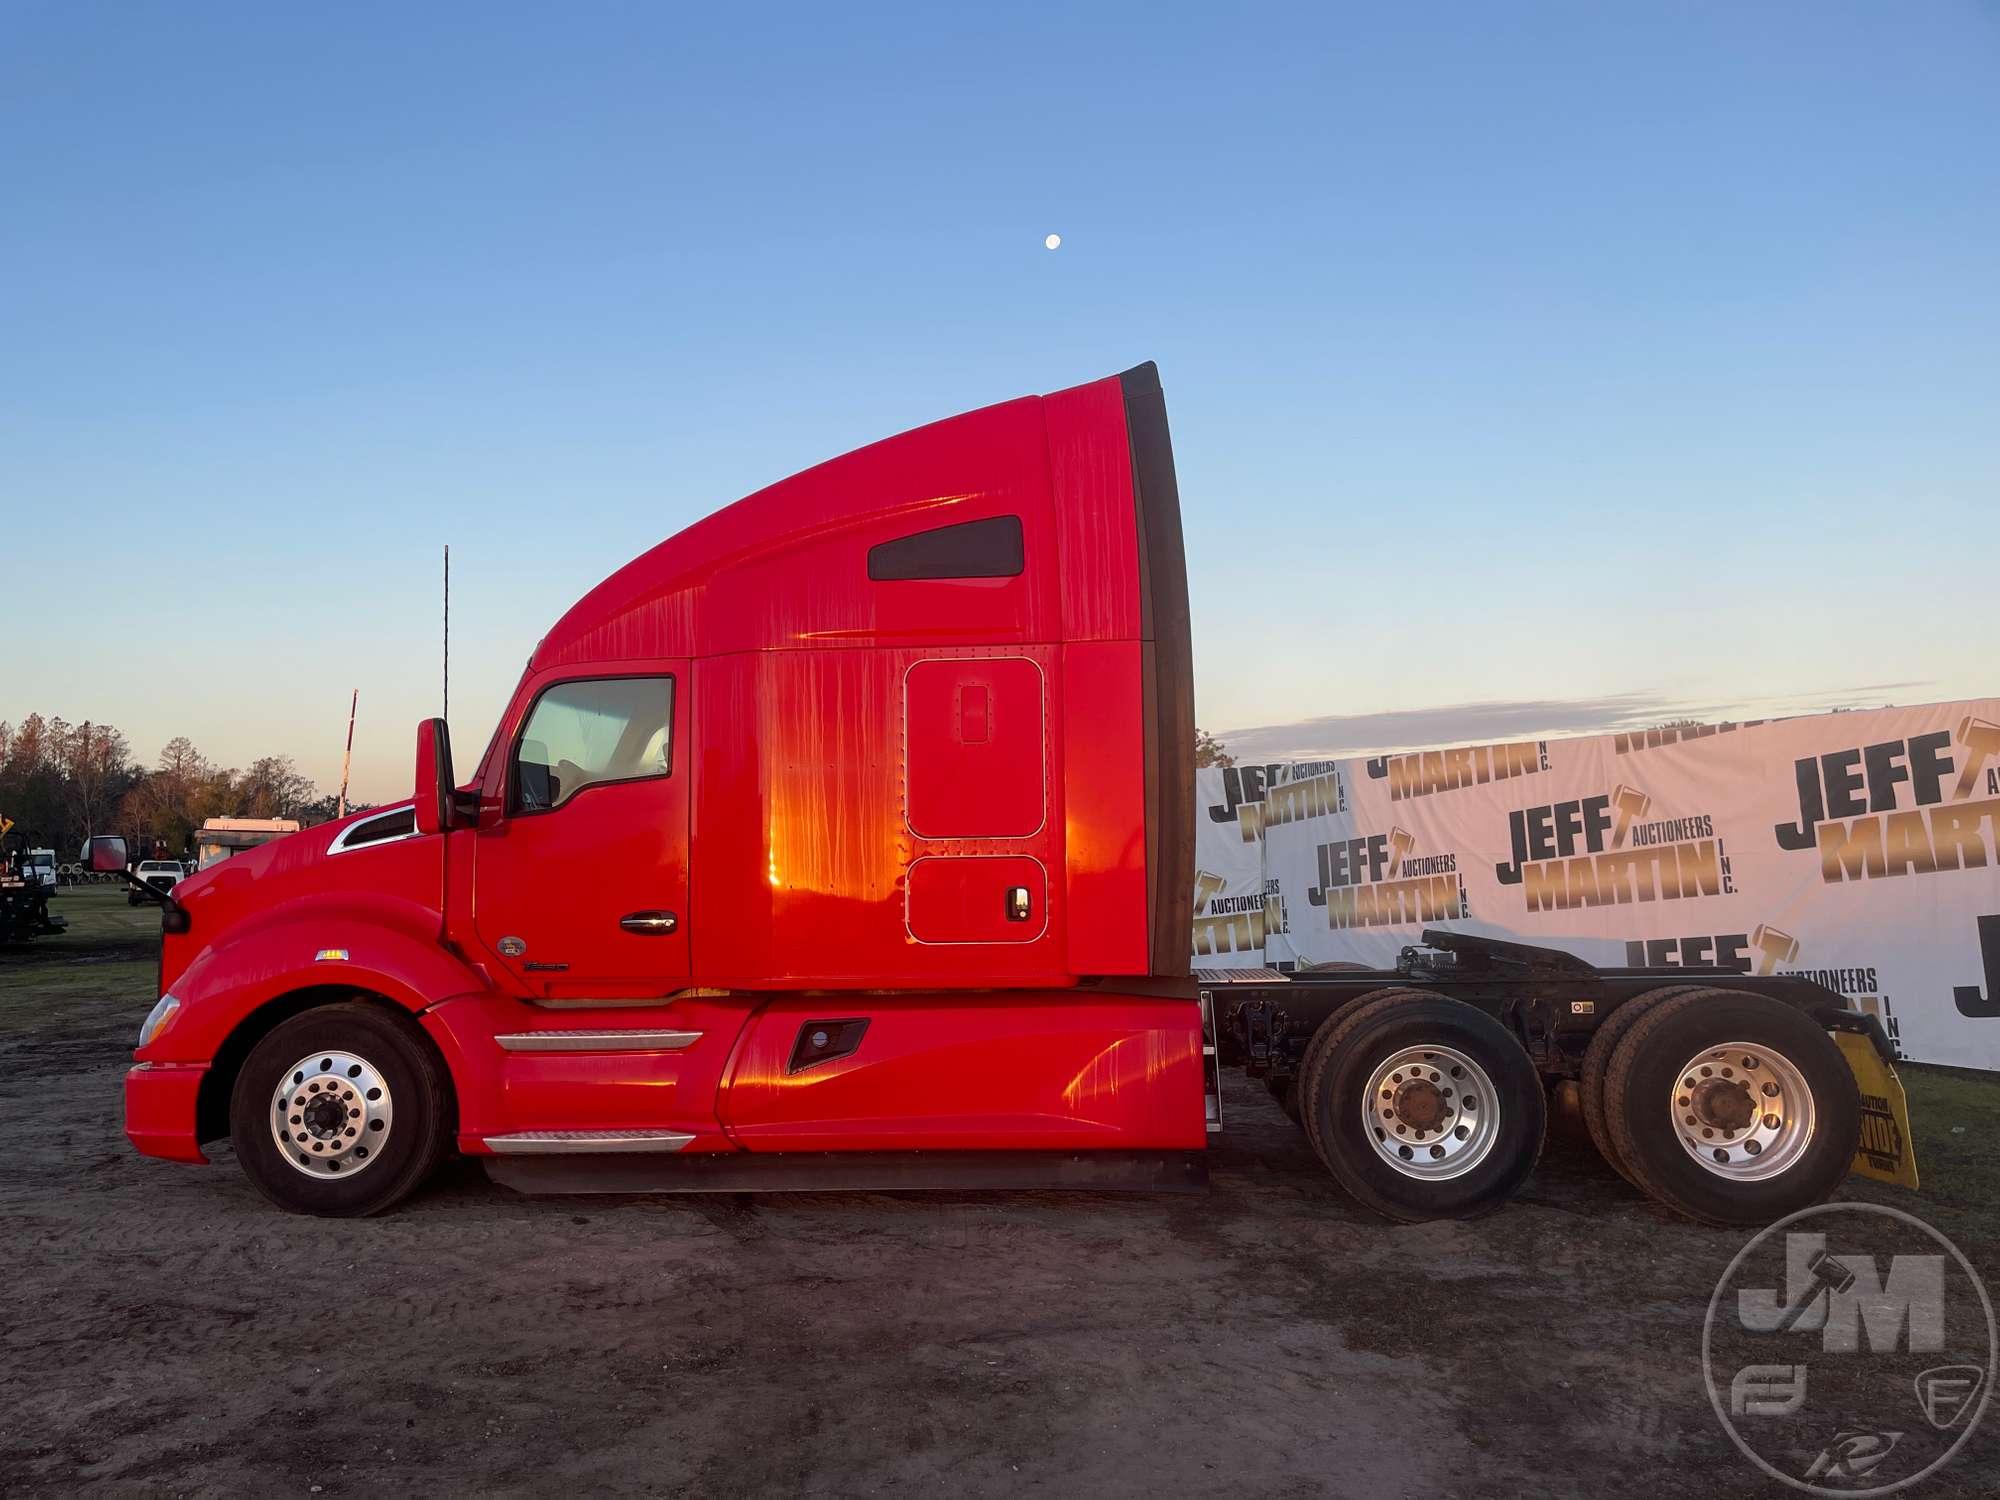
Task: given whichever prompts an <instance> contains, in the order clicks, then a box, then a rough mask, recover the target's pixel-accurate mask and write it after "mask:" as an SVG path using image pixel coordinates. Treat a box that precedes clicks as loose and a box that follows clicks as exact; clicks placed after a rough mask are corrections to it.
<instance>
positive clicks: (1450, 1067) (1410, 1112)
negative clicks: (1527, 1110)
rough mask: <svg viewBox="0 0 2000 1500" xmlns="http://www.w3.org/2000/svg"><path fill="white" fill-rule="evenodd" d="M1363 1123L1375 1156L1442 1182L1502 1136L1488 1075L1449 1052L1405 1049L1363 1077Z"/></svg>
mask: <svg viewBox="0 0 2000 1500" xmlns="http://www.w3.org/2000/svg"><path fill="white" fill-rule="evenodd" d="M1361 1124H1362V1128H1363V1129H1364V1130H1365V1131H1366V1132H1367V1134H1368V1139H1369V1140H1370V1141H1372V1142H1374V1145H1375V1153H1376V1155H1378V1156H1380V1157H1381V1158H1382V1160H1384V1161H1386V1162H1387V1163H1388V1164H1389V1165H1390V1166H1392V1167H1394V1168H1395V1169H1396V1170H1397V1171H1398V1172H1400V1173H1402V1175H1403V1176H1405V1177H1415V1178H1419V1179H1422V1180H1424V1181H1427V1182H1441V1181H1443V1180H1445V1179H1446V1178H1450V1177H1458V1176H1461V1175H1462V1174H1464V1173H1466V1172H1470V1171H1471V1170H1472V1169H1473V1168H1474V1167H1476V1166H1478V1165H1479V1163H1480V1162H1481V1161H1483V1160H1485V1158H1486V1156H1487V1154H1488V1153H1489V1152H1491V1151H1492V1149H1493V1143H1494V1142H1495V1141H1497V1140H1498V1139H1499V1138H1500V1106H1499V1099H1498V1098H1497V1091H1496V1090H1495V1089H1494V1087H1493V1080H1492V1079H1491V1078H1489V1077H1487V1075H1486V1070H1485V1069H1484V1068H1482V1067H1480V1066H1479V1064H1478V1063H1476V1062H1474V1061H1473V1060H1472V1059H1471V1058H1469V1057H1467V1056H1466V1055H1465V1054H1464V1053H1463V1052H1458V1051H1455V1050H1453V1049H1452V1048H1450V1047H1406V1048H1404V1049H1403V1050H1402V1051H1400V1052H1396V1053H1393V1054H1391V1055H1390V1056H1389V1057H1387V1058H1385V1059H1384V1060H1383V1061H1382V1062H1381V1063H1380V1064H1379V1065H1378V1066H1377V1067H1376V1069H1375V1071H1374V1072H1373V1073H1372V1074H1370V1075H1369V1079H1368V1088H1367V1091H1366V1093H1365V1094H1364V1095H1363V1096H1362V1101H1361Z"/></svg>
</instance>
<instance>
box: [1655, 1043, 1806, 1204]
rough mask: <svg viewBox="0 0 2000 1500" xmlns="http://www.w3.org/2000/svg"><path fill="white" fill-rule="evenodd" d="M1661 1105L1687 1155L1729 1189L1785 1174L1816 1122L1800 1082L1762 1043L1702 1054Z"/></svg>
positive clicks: (1801, 1153)
mask: <svg viewBox="0 0 2000 1500" xmlns="http://www.w3.org/2000/svg"><path fill="white" fill-rule="evenodd" d="M1668 1103H1669V1105H1670V1106H1671V1107H1672V1110H1673V1122H1674V1133H1675V1134H1676V1135H1677V1136H1678V1137H1679V1138H1680V1143H1681V1145H1682V1146H1684V1147H1685V1148H1686V1149H1687V1153H1688V1155H1689V1156H1692V1157H1693V1158H1694V1159H1695V1160H1696V1161H1698V1162H1700V1163H1701V1165H1702V1167H1703V1168H1704V1169H1705V1170H1707V1171H1708V1172H1711V1173H1713V1174H1714V1175H1715V1176H1717V1177H1721V1178H1724V1179H1726V1180H1728V1181H1730V1182H1761V1181H1764V1180H1765V1179H1767V1178H1771V1177H1776V1176H1778V1175H1779V1174H1780V1173H1782V1172H1785V1171H1788V1170H1790V1168H1791V1167H1793V1166H1794V1165H1796V1164H1797V1162H1798V1160H1799V1158H1800V1157H1802V1156H1804V1155H1805V1154H1806V1148H1807V1147H1808V1146H1810V1145H1811V1144H1812V1138H1813V1127H1814V1126H1815V1124H1816V1123H1817V1120H1818V1114H1817V1110H1816V1108H1815V1106H1814V1103H1813V1095H1812V1090H1811V1089H1810V1088H1808V1087H1807V1086H1806V1079H1805V1075H1804V1074H1803V1073H1801V1072H1800V1071H1799V1070H1798V1067H1797V1066H1796V1065H1795V1064H1794V1063H1793V1062H1792V1060H1791V1059H1790V1058H1788V1057H1786V1056H1785V1054H1784V1053H1782V1052H1779V1051H1776V1050H1774V1049H1773V1048H1770V1047H1767V1046H1765V1045H1764V1044H1763V1043H1762V1042H1725V1043H1723V1044H1722V1045H1720V1046H1716V1047H1704V1048H1703V1049H1702V1050H1701V1051H1700V1052H1697V1053H1696V1054H1695V1055H1694V1056H1693V1057H1691V1058H1689V1059H1688V1060H1687V1062H1686V1063H1685V1064H1684V1065H1683V1066H1682V1068H1681V1070H1680V1072H1679V1074H1678V1075H1676V1077H1675V1079H1674V1087H1673V1093H1672V1097H1671V1098H1670V1099H1669V1100H1668Z"/></svg>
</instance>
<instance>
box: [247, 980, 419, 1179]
mask: <svg viewBox="0 0 2000 1500" xmlns="http://www.w3.org/2000/svg"><path fill="white" fill-rule="evenodd" d="M450 1114H451V1101H450V1094H449V1091H448V1089H447V1086H446V1080H445V1074H444V1069H443V1067H442V1065H441V1064H440V1063H439V1062H438V1060H437V1058H436V1055H435V1054H434V1053H433V1052H432V1051H431V1049H430V1047H429V1045H428V1043H426V1042H425V1040H424V1039H423V1037H422V1036H421V1035H420V1034H418V1033H417V1031H416V1028H415V1027H414V1026H412V1025H411V1024H410V1023H409V1022H408V1021H406V1020H404V1019H403V1018H402V1017H401V1016H398V1015H394V1014H391V1013H390V1012H388V1011H386V1010H383V1009H380V1008H378V1007H376V1006H373V1005H369V1004H366V1003H361V1002H354V1003H348V1004H342V1005H323V1006H319V1007H317V1008H315V1009H313V1010H309V1011H306V1012H304V1013H302V1014H300V1015H296V1016H293V1017H292V1018H291V1019H290V1020H289V1021H284V1022H281V1023H280V1024H279V1025H278V1026H276V1027H274V1028H273V1029H272V1030H271V1032H270V1033H269V1034H268V1035H267V1036H265V1037H264V1039H263V1040H262V1041H260V1042H258V1043H257V1045H256V1046H255V1047H253V1048H252V1049H251V1051H250V1055H249V1056H248V1057H247V1058H245V1059H244V1062H243V1068H242V1071H241V1072H239V1073H238V1074H237V1075H236V1086H235V1089H234V1090H233V1091H232V1093H231V1095H230V1106H229V1122H230V1139H231V1140H232V1141H233V1143H234V1144H235V1147H236V1159H237V1160H238V1161H239V1162H240V1163H241V1164H242V1166H243V1171H244V1173H245V1175H247V1176H248V1177H249V1179H250V1181H251V1182H252V1183H253V1184H254V1185H255V1186H256V1188H257V1190H258V1191H259V1192H261V1193H263V1195H264V1196H265V1197H267V1198H269V1199H270V1200H271V1201H272V1202H273V1203H276V1204H277V1205H278V1206H279V1207H280V1208H287V1209H290V1210H292V1211H293V1212H294V1213H309V1214H324V1215H329V1216H332V1217H338V1218H352V1217H358V1216H360V1215H364V1214H373V1213H380V1212H381V1211H382V1210H383V1209H385V1208H388V1207H390V1206H391V1205H392V1204H395V1203H397V1202H399V1201H400V1200H401V1199H402V1198H404V1197H405V1196H407V1195H408V1194H409V1193H410V1192H412V1191H413V1190H414V1189H415V1188H416V1187H417V1186H418V1184H420V1183H421V1182H422V1181H423V1180H424V1178H425V1177H427V1176H429V1175H430V1172H431V1169H432V1168H433V1167H434V1166H436V1165H437V1162H438V1158H439V1157H440V1156H441V1155H442V1154H443V1152H444V1148H445V1144H446V1142H447V1140H448V1139H449V1132H450Z"/></svg>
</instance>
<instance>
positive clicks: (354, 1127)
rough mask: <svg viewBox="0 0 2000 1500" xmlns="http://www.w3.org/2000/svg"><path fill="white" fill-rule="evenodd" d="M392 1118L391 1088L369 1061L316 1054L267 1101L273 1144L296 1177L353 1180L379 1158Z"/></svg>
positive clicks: (299, 1065) (296, 1067)
mask: <svg viewBox="0 0 2000 1500" xmlns="http://www.w3.org/2000/svg"><path fill="white" fill-rule="evenodd" d="M395 1115H396V1106H395V1101H394V1100H393V1099H391V1098H390V1096H389V1085H388V1083H387V1081H386V1080H384V1079H383V1077H382V1073H381V1070H380V1069H378V1068H377V1067H376V1066H375V1065H374V1064H373V1063H371V1062H369V1061H368V1059H367V1058H365V1057H357V1056H355V1055H354V1054H353V1053H350V1052H314V1053H310V1054H308V1055H307V1056H305V1057H302V1058H300V1059H299V1060H298V1061H297V1062H295V1063H293V1064H292V1065H291V1066H290V1067H289V1068H287V1069H286V1070H285V1072H284V1074H283V1076H282V1077H281V1078H280V1079H279V1081H278V1087H277V1089H276V1090H275V1091H274V1092H273V1093H272V1095H271V1139H272V1140H273V1141H275V1142H276V1143H277V1147H278V1154H279V1155H280V1156H282V1157H284V1159H285V1160H286V1161H287V1162H288V1163H290V1164H291V1167H292V1170H293V1171H295V1172H303V1173H304V1174H305V1175H306V1176H308V1177H352V1176H353V1175H354V1174H355V1173H356V1172H365V1171H367V1170H368V1166H369V1163H371V1162H373V1161H374V1160H375V1159H376V1158H377V1157H378V1156H379V1155H381V1152H382V1146H383V1144H384V1142H386V1141H387V1140H388V1139H389V1130H390V1127H391V1126H392V1125H393V1124H394V1123H395Z"/></svg>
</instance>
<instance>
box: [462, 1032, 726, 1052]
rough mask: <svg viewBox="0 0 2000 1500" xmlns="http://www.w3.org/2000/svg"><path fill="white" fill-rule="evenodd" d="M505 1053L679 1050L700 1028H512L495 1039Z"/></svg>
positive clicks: (696, 1038)
mask: <svg viewBox="0 0 2000 1500" xmlns="http://www.w3.org/2000/svg"><path fill="white" fill-rule="evenodd" d="M493 1040H494V1041H496V1042H498V1043H499V1044H500V1047H501V1050H502V1051H505V1052H678V1051H680V1049H681V1048H683V1047H692V1046H693V1045H694V1044H695V1043H696V1042H698V1041H700V1040H701V1033H700V1032H699V1031H667V1030H646V1031H510V1032H507V1033H505V1034H503V1035H500V1036H496V1037H494V1038H493Z"/></svg>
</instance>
